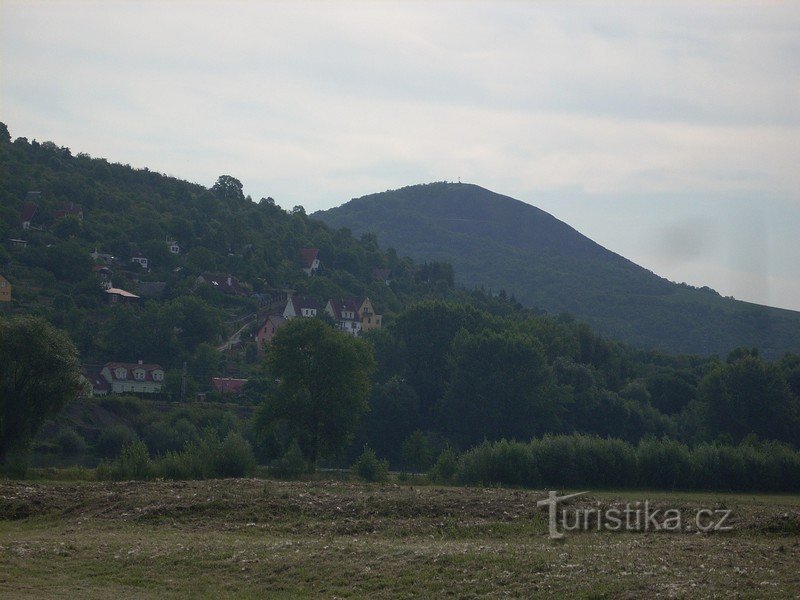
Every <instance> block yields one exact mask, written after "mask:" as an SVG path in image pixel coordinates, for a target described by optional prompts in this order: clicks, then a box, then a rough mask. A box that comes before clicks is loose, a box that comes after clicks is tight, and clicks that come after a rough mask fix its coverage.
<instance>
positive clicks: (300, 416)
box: [257, 318, 375, 463]
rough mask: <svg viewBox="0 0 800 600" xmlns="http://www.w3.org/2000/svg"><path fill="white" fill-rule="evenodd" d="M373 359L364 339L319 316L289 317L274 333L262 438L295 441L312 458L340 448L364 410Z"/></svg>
mask: <svg viewBox="0 0 800 600" xmlns="http://www.w3.org/2000/svg"><path fill="white" fill-rule="evenodd" d="M374 366H375V359H374V358H373V355H372V349H371V347H370V346H369V344H367V343H366V342H364V341H363V340H359V339H356V338H354V337H351V336H349V335H346V334H343V333H340V332H337V331H336V330H334V329H333V328H332V327H330V326H329V325H327V324H326V323H324V322H323V321H322V320H320V319H303V318H299V319H294V320H292V321H290V322H289V323H287V324H286V325H285V326H283V327H282V328H281V329H279V330H278V332H277V333H276V334H275V337H274V338H273V339H272V343H271V345H270V347H269V352H268V354H267V368H268V370H269V373H270V376H271V377H273V378H274V380H275V382H276V384H275V386H274V388H273V389H272V391H270V392H269V393H268V395H267V397H266V399H265V401H264V403H263V404H262V405H261V406H260V408H259V412H258V417H257V428H258V429H259V431H260V433H261V434H262V439H266V440H270V439H272V440H274V439H275V438H276V437H282V438H283V440H282V443H279V444H278V445H280V446H286V447H288V445H289V444H290V443H291V442H292V441H297V443H298V444H299V445H300V447H301V449H302V450H303V453H304V454H305V456H306V458H308V459H309V460H310V461H311V462H312V463H316V461H317V460H318V459H319V458H324V457H328V456H333V455H335V454H336V453H337V452H339V451H341V450H343V449H344V448H345V446H346V444H347V443H348V441H349V440H350V438H351V437H352V434H353V431H354V430H355V428H356V426H357V424H358V421H359V419H360V417H361V415H362V414H364V412H366V410H367V409H368V403H367V398H368V397H369V393H370V377H369V375H370V373H371V372H372V370H373V369H374Z"/></svg>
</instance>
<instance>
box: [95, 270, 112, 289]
mask: <svg viewBox="0 0 800 600" xmlns="http://www.w3.org/2000/svg"><path fill="white" fill-rule="evenodd" d="M92 273H94V274H95V275H97V278H98V279H99V280H100V285H102V286H103V287H104V288H105V289H108V288H110V287H111V275H112V271H111V269H109V268H108V267H107V266H106V265H93V266H92Z"/></svg>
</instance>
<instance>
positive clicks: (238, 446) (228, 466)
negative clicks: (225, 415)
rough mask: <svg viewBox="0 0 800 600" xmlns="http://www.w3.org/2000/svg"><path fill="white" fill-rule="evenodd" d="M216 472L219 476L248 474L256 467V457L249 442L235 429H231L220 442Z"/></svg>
mask: <svg viewBox="0 0 800 600" xmlns="http://www.w3.org/2000/svg"><path fill="white" fill-rule="evenodd" d="M221 450H222V451H221V453H220V456H219V462H218V464H217V465H216V467H217V468H216V474H217V475H218V476H220V477H242V476H244V475H250V474H251V473H252V472H253V471H254V470H255V468H256V459H255V456H253V450H252V448H250V443H249V442H248V441H247V440H246V439H244V438H243V437H242V435H241V434H240V433H238V432H236V431H231V432H230V433H228V435H227V436H225V440H224V441H223V442H222V449H221Z"/></svg>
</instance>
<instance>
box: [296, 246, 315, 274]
mask: <svg viewBox="0 0 800 600" xmlns="http://www.w3.org/2000/svg"><path fill="white" fill-rule="evenodd" d="M318 255H319V248H300V259H301V260H302V261H303V267H305V268H306V269H310V268H311V267H313V266H314V261H315V260H316V259H317V256H318Z"/></svg>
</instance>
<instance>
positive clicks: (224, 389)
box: [211, 377, 247, 396]
mask: <svg viewBox="0 0 800 600" xmlns="http://www.w3.org/2000/svg"><path fill="white" fill-rule="evenodd" d="M245 383H247V379H234V378H233V377H212V378H211V386H212V387H213V388H214V391H216V392H219V393H220V394H236V395H237V396H239V395H241V394H242V392H244V384H245Z"/></svg>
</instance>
